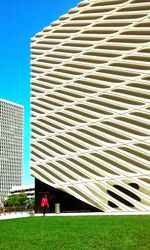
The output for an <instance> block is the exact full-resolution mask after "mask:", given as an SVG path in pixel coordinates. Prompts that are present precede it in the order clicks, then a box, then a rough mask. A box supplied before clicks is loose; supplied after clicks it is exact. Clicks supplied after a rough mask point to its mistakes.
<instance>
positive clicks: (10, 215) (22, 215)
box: [0, 211, 150, 220]
mask: <svg viewBox="0 0 150 250" xmlns="http://www.w3.org/2000/svg"><path fill="white" fill-rule="evenodd" d="M94 215H99V216H105V215H150V211H146V212H122V213H121V212H109V213H108V212H105V213H103V212H93V213H90V212H86V213H60V214H56V213H50V214H46V216H94ZM32 216H36V217H39V216H43V215H42V214H33V213H32V214H29V213H27V212H22V213H19V212H17V213H7V214H5V215H4V214H2V215H0V220H7V219H16V218H25V217H32Z"/></svg>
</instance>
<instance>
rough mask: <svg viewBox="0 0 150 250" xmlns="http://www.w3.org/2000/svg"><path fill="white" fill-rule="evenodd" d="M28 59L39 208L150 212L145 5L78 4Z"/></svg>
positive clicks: (149, 24) (39, 37)
mask: <svg viewBox="0 0 150 250" xmlns="http://www.w3.org/2000/svg"><path fill="white" fill-rule="evenodd" d="M31 54H32V60H31V70H32V72H31V75H32V77H31V95H32V96H31V108H32V111H31V115H32V117H31V128H32V139H31V150H32V153H31V173H32V175H33V176H34V177H35V178H36V182H35V192H36V203H37V204H38V201H39V199H40V197H41V195H42V194H43V193H44V192H47V193H48V194H49V192H50V194H49V199H51V200H52V201H53V200H54V202H59V203H61V209H62V210H63V211H69V210H92V209H93V210H92V211H95V210H96V209H97V210H100V211H104V212H105V211H108V212H116V211H122V212H124V211H145V212H146V211H150V189H149V188H150V154H149V152H150V123H149V121H150V0H132V1H128V0H117V1H116V0H86V1H82V2H81V3H80V4H79V5H78V6H77V7H75V8H73V9H71V10H70V11H69V12H68V13H67V14H66V15H63V16H61V17H60V18H59V20H57V21H55V22H53V23H52V24H51V25H50V26H48V27H46V28H44V29H43V30H42V31H41V32H39V33H37V34H36V35H35V36H34V37H33V38H32V42H31ZM54 202H52V204H53V203H54ZM71 204H72V205H71ZM94 208H95V210H94Z"/></svg>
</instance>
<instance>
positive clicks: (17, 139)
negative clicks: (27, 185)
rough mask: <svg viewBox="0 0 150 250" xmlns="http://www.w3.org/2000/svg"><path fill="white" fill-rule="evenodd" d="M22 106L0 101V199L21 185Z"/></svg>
mask: <svg viewBox="0 0 150 250" xmlns="http://www.w3.org/2000/svg"><path fill="white" fill-rule="evenodd" d="M23 117H24V108H23V106H21V105H19V104H16V103H13V102H10V101H7V100H3V99H0V199H1V200H4V199H5V198H6V196H7V194H8V193H9V191H10V189H11V188H12V186H14V185H21V183H22V160H23Z"/></svg>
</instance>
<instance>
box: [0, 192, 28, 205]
mask: <svg viewBox="0 0 150 250" xmlns="http://www.w3.org/2000/svg"><path fill="white" fill-rule="evenodd" d="M26 200H27V195H26V193H20V194H12V195H10V196H9V197H8V198H7V200H5V201H4V206H6V207H7V206H19V205H25V204H26Z"/></svg>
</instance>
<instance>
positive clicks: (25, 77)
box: [0, 0, 80, 184]
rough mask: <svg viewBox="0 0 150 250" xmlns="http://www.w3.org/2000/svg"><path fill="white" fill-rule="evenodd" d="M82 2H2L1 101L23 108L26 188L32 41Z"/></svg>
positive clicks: (27, 179)
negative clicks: (10, 102) (14, 103)
mask: <svg viewBox="0 0 150 250" xmlns="http://www.w3.org/2000/svg"><path fill="white" fill-rule="evenodd" d="M79 2H80V0H0V24H1V32H0V76H1V78H0V98H2V99H6V100H9V101H12V102H16V103H18V104H21V105H23V106H24V108H25V116H24V126H25V127H24V166H23V184H30V183H33V182H34V179H33V178H32V177H31V176H30V171H29V154H30V149H29V140H30V38H31V37H32V36H34V35H35V33H37V32H39V31H41V30H42V29H43V28H44V27H45V26H48V25H50V24H51V22H53V21H54V20H56V19H58V18H59V16H61V15H63V14H65V13H66V12H67V11H68V10H69V9H70V8H73V7H75V6H76V5H77V4H78V3H79Z"/></svg>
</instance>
